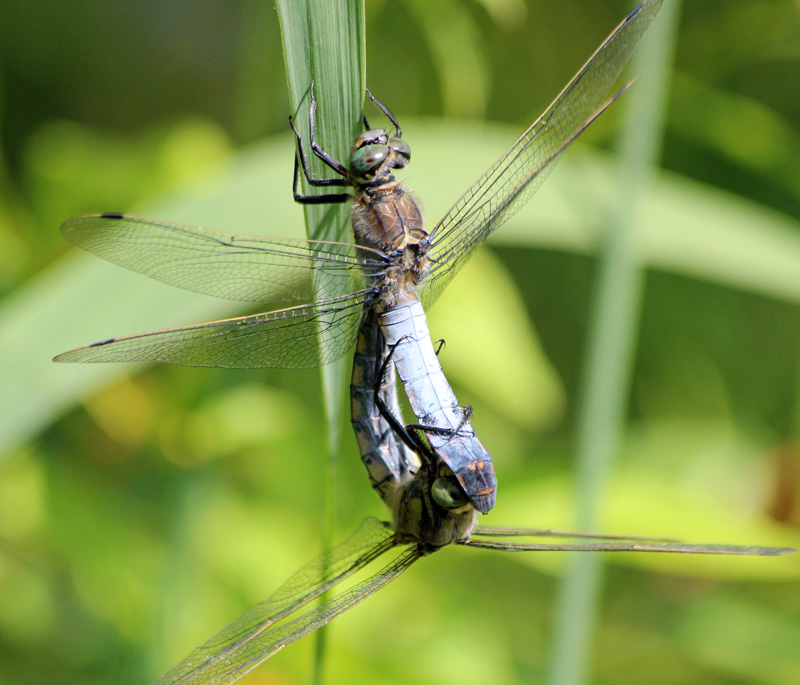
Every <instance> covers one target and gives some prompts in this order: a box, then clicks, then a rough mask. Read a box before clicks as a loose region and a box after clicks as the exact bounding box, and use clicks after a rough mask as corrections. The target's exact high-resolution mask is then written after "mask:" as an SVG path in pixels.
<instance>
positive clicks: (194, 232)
mask: <svg viewBox="0 0 800 685" xmlns="http://www.w3.org/2000/svg"><path fill="white" fill-rule="evenodd" d="M661 1H662V0H646V1H645V2H643V3H642V4H641V5H639V6H638V7H637V8H636V9H634V10H633V11H632V12H631V13H630V14H629V15H628V17H627V18H626V19H625V20H623V22H622V23H621V24H620V25H619V26H618V27H617V28H616V30H615V31H614V32H613V33H612V34H611V35H610V36H609V37H608V38H607V39H606V40H605V41H604V42H603V43H602V44H601V45H600V47H599V48H598V49H597V50H596V51H595V53H594V54H593V55H592V56H591V58H590V59H589V61H588V62H587V63H586V64H585V65H584V66H583V68H582V69H581V70H580V71H579V72H578V73H577V74H576V75H575V77H574V78H573V79H572V80H571V81H570V82H569V83H568V84H567V86H566V87H565V88H564V90H563V91H562V92H561V93H560V94H559V95H558V97H556V99H555V100H554V101H553V103H552V104H551V105H550V106H549V107H548V108H547V109H546V110H545V112H544V113H543V114H542V115H541V116H540V117H539V118H538V119H537V120H536V121H535V122H534V123H533V124H532V125H531V127H530V128H529V129H528V130H527V131H525V133H523V134H522V136H521V137H520V138H519V139H518V140H517V141H516V142H515V143H514V144H513V145H512V146H511V147H510V148H509V149H508V150H507V151H506V152H505V154H503V155H502V156H501V157H500V158H499V160H498V161H497V162H496V163H495V164H493V165H492V166H491V167H490V168H489V169H488V170H487V171H486V172H485V173H484V174H483V175H482V176H481V177H480V178H479V179H478V180H477V181H476V182H475V183H474V184H473V185H472V186H471V187H470V188H469V189H468V190H467V191H466V192H465V193H464V195H463V196H462V197H461V198H460V199H459V200H458V201H457V202H456V203H455V204H454V205H453V207H452V208H451V209H450V210H449V211H448V212H447V213H446V214H445V216H444V217H443V218H442V219H441V220H440V221H439V222H438V223H437V224H436V225H435V226H434V227H433V228H432V229H431V230H430V231H427V230H426V228H425V223H424V220H423V218H422V213H421V210H420V209H419V206H418V204H417V203H416V200H414V198H413V196H412V195H411V194H410V193H408V192H407V191H406V190H405V189H404V186H403V183H402V182H400V181H397V180H396V179H395V177H394V175H393V171H394V170H395V169H402V168H404V167H405V166H406V165H407V164H408V162H409V161H410V147H409V146H408V144H407V143H406V142H405V141H404V140H403V139H402V132H401V129H400V127H399V125H398V124H397V121H396V120H395V118H394V117H393V116H392V115H391V113H390V112H389V110H388V109H387V108H385V107H384V106H383V105H382V104H381V103H380V102H378V101H377V100H376V99H375V98H374V97H372V95H371V94H369V93H368V94H369V97H370V99H371V100H372V101H373V102H374V103H375V104H376V105H377V106H378V108H379V109H380V110H381V111H382V112H383V113H384V114H386V116H387V117H388V118H389V120H390V122H391V123H392V124H393V125H394V128H395V135H394V136H390V135H389V134H388V133H387V131H386V130H384V129H369V126H368V124H367V122H366V120H365V126H366V127H367V129H368V130H366V131H365V132H364V133H362V134H361V135H360V136H358V138H357V139H356V141H355V145H354V148H353V154H352V157H351V160H350V164H349V166H345V165H343V164H341V163H340V162H338V161H337V160H336V159H334V158H333V157H331V156H330V155H329V154H327V153H326V152H325V151H324V150H322V149H321V148H320V146H319V145H318V144H317V143H316V140H315V138H314V133H315V123H316V122H315V107H316V103H315V101H314V99H313V86H312V93H311V95H312V98H311V107H310V110H309V117H310V141H309V142H310V147H311V150H312V152H313V153H314V154H315V155H316V156H317V157H318V158H320V159H321V160H322V161H323V162H325V163H326V164H327V165H328V167H330V168H331V169H332V171H333V172H334V173H335V174H336V177H334V178H328V179H318V178H314V177H313V176H312V175H311V174H310V173H309V170H308V164H307V160H306V157H305V153H304V150H303V145H302V140H301V139H300V136H299V134H298V135H297V144H298V151H297V155H296V159H295V174H294V191H295V199H297V200H298V201H299V202H311V203H318V202H319V203H322V202H343V201H350V200H352V201H353V203H354V205H353V207H354V208H353V228H354V234H355V243H354V244H344V243H335V242H327V241H314V240H278V239H272V238H263V237H249V236H237V235H229V234H224V233H219V232H215V231H209V230H206V229H202V228H195V227H190V226H183V225H179V224H174V223H169V222H164V221H157V220H153V219H146V218H141V217H135V216H126V215H123V214H102V215H94V216H87V217H79V218H76V219H72V220H70V221H67V222H66V223H65V224H64V225H63V226H62V233H63V234H64V235H65V237H66V238H67V239H69V240H71V241H72V242H73V243H75V244H76V245H78V246H80V247H82V248H83V249H85V250H87V251H89V252H92V253H94V254H96V255H98V256H100V257H102V258H104V259H106V260H108V261H110V262H113V263H115V264H118V265H120V266H123V267H126V268H128V269H131V270H133V271H137V272H140V273H143V274H145V275H147V276H149V277H151V278H154V279H157V280H160V281H162V282H165V283H168V284H171V285H174V286H179V287H182V288H185V289H188V290H192V291H196V292H199V293H203V294H208V295H213V296H218V297H223V298H228V299H233V300H240V301H248V302H258V303H263V304H267V305H269V306H270V307H275V309H271V310H269V311H266V312H263V313H259V314H255V315H251V316H244V317H237V318H232V319H225V320H222V321H213V322H208V323H201V324H195V325H189V326H181V327H177V328H169V329H165V330H160V331H154V332H148V333H141V334H138V335H131V336H126V337H117V338H110V339H108V340H103V341H101V342H98V343H95V344H93V345H89V346H87V347H82V348H79V349H76V350H72V351H70V352H66V353H64V354H61V355H59V356H57V357H56V358H55V361H58V362H109V361H115V362H132V361H147V362H152V361H158V362H167V363H174V364H186V365H191V366H216V367H226V368H256V367H288V368H291V367H307V366H315V365H320V364H326V363H330V362H332V361H334V360H336V359H339V358H340V357H342V356H343V355H344V354H345V353H346V352H347V351H348V350H349V349H351V348H352V345H353V343H354V341H355V338H356V337H357V334H358V331H359V330H360V327H361V325H362V323H363V321H364V318H365V316H367V315H368V314H369V312H371V311H373V310H374V311H376V312H377V314H378V323H379V325H380V327H381V330H382V332H383V334H384V337H385V342H386V344H387V345H388V346H390V347H391V348H392V349H393V350H394V356H393V367H394V368H395V369H396V372H397V374H398V375H399V377H400V379H401V381H402V383H403V386H404V389H405V391H406V394H407V396H408V398H409V402H410V404H411V407H412V410H413V411H414V414H415V415H416V417H417V419H418V424H417V425H419V426H420V427H422V428H423V429H424V431H425V434H426V436H427V438H428V440H429V441H430V443H431V447H432V449H433V450H434V451H435V452H436V453H437V454H438V455H439V458H440V459H442V460H443V461H444V462H445V463H446V464H447V465H448V466H449V467H450V468H451V469H452V471H453V473H454V474H455V477H456V478H457V480H458V481H459V483H460V485H461V487H462V488H463V490H464V491H465V492H466V493H467V495H468V496H469V497H470V499H471V502H472V504H473V506H474V507H475V508H476V509H477V510H478V511H480V512H481V513H486V512H488V511H489V510H490V509H491V508H492V507H493V506H494V503H495V492H496V486H497V481H496V477H495V473H494V466H493V463H492V459H491V456H490V455H489V453H488V451H487V450H486V448H485V447H484V446H483V444H482V443H481V441H480V440H479V439H478V437H477V435H476V434H475V431H474V429H473V428H472V426H471V422H470V419H471V410H470V409H469V408H468V407H460V406H459V405H458V401H457V399H456V397H455V394H454V393H453V391H452V389H451V388H450V386H449V384H448V383H447V380H446V378H445V377H444V374H443V372H442V369H441V365H440V364H439V362H438V359H437V358H436V354H435V351H434V349H433V345H432V343H431V340H430V335H429V333H428V330H427V322H426V318H425V309H426V308H428V307H430V306H431V305H432V304H433V303H434V302H435V301H436V299H437V298H438V297H439V295H440V294H441V292H442V291H443V290H444V288H445V287H446V286H447V285H448V284H449V282H450V281H451V279H452V278H453V277H454V276H455V275H456V273H457V272H458V271H459V270H460V268H461V267H462V266H463V264H464V263H465V262H466V261H467V260H468V259H469V258H470V256H471V255H472V254H473V252H474V250H475V249H476V248H477V247H478V246H479V245H481V244H482V243H483V241H484V240H485V239H486V238H487V237H488V236H489V235H490V234H491V233H492V232H493V231H495V230H496V229H497V228H498V227H499V226H500V225H502V224H503V223H504V222H505V221H506V220H508V218H509V217H511V216H512V215H513V214H514V213H515V212H517V211H518V210H519V209H520V207H521V206H522V205H523V204H524V203H525V202H527V201H528V199H529V198H530V197H531V196H532V195H533V193H534V192H536V190H537V189H538V188H539V187H540V186H541V184H542V183H543V182H544V180H545V179H546V177H547V176H548V175H549V174H550V172H551V171H552V170H553V168H554V166H555V164H556V163H557V161H558V160H559V159H560V158H561V156H562V155H563V154H564V152H565V151H566V150H567V149H568V148H569V146H570V145H571V144H572V142H573V141H574V140H575V139H576V138H577V137H578V136H579V135H580V134H581V133H582V132H583V131H584V130H586V128H587V127H588V126H589V125H590V124H591V123H592V122H593V121H594V120H595V119H596V118H597V117H598V116H599V115H600V114H601V113H602V112H603V111H605V109H606V108H607V107H608V106H609V105H610V104H611V102H613V100H614V99H616V97H617V96H618V95H619V92H618V93H617V94H616V95H614V96H613V97H611V98H610V99H609V100H606V101H605V102H603V100H604V98H606V97H607V94H608V93H609V91H610V90H611V88H612V86H613V84H614V83H615V81H616V80H617V78H618V76H619V74H620V72H621V70H622V68H623V67H624V65H625V63H626V62H627V60H628V58H629V57H630V54H631V53H632V51H633V49H634V48H635V46H636V44H637V42H638V40H639V39H640V38H641V36H642V35H643V33H644V32H645V30H646V29H647V27H648V26H649V25H650V23H651V22H652V20H653V19H654V17H655V16H656V14H657V12H658V10H659V9H660V6H661ZM620 92H621V91H620ZM293 128H294V126H293ZM295 132H296V131H295ZM298 160H299V163H300V167H301V169H302V172H303V174H304V175H305V177H306V179H307V181H308V184H309V185H310V186H311V187H325V188H326V192H325V194H323V195H309V196H306V195H302V194H301V193H299V192H298V191H297V183H298V177H299V172H298ZM344 186H350V187H351V190H352V195H350V193H331V192H328V189H330V188H331V187H334V188H336V187H344Z"/></svg>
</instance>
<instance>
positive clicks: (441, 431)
mask: <svg viewBox="0 0 800 685" xmlns="http://www.w3.org/2000/svg"><path fill="white" fill-rule="evenodd" d="M459 408H460V409H461V411H462V414H461V422H460V423H459V424H458V427H457V428H441V427H440V426H426V425H425V424H423V423H410V424H408V425H407V426H406V429H409V430H410V429H413V430H418V431H422V432H423V433H432V434H433V435H447V436H449V437H455V436H456V435H458V433H459V431H461V429H462V428H463V427H464V426H465V425H466V424H467V423H469V422H470V421H471V420H472V407H471V406H470V405H467V406H466V407H459ZM473 435H474V431H473V430H472V429H470V431H469V436H468V437H472V436H473Z"/></svg>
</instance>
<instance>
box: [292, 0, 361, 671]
mask: <svg viewBox="0 0 800 685" xmlns="http://www.w3.org/2000/svg"><path fill="white" fill-rule="evenodd" d="M276 6H277V8H278V15H279V17H280V24H281V34H282V37H283V51H284V58H285V63H286V77H287V81H288V83H289V94H290V99H291V103H292V113H293V116H294V120H295V125H296V126H297V127H298V130H299V131H300V132H301V133H302V134H303V135H304V141H305V142H306V143H307V142H308V107H309V105H310V85H311V83H312V81H313V82H314V83H315V89H314V95H315V98H316V102H317V110H316V112H317V132H316V133H317V141H318V142H319V143H320V145H321V146H322V148H323V149H324V150H326V151H327V152H328V153H329V154H331V155H332V156H333V157H334V158H335V159H336V160H338V161H339V162H341V163H342V164H345V165H347V163H348V161H349V157H350V148H351V146H352V141H353V138H354V137H355V136H356V135H357V134H358V132H359V131H360V129H361V126H362V123H361V111H362V102H363V98H364V88H365V87H366V62H365V55H366V43H365V34H364V21H365V17H364V3H363V0H330V1H329V2H314V1H313V0H278V2H277V4H276ZM306 152H307V154H308V157H309V159H310V160H311V172H312V174H313V175H314V176H315V177H317V178H330V177H331V176H332V171H331V170H330V169H329V168H328V167H326V166H325V165H324V164H323V163H322V162H321V161H320V160H319V159H316V158H315V156H314V155H313V154H311V152H310V149H309V148H308V147H306ZM302 192H304V193H306V194H309V193H310V192H311V189H310V188H309V187H308V185H307V184H306V183H305V182H304V184H303V191H302ZM304 210H305V216H306V233H307V235H308V236H309V237H310V238H316V239H321V240H335V241H343V242H351V241H352V235H351V229H350V211H349V210H350V203H348V202H345V203H341V204H335V205H305V206H304ZM349 368H350V360H348V359H342V360H340V361H338V362H336V363H334V364H330V365H328V366H326V367H324V368H323V370H322V377H323V386H324V394H325V407H326V413H327V424H328V437H329V444H330V460H329V466H330V468H329V471H328V477H327V488H326V489H327V493H326V514H325V517H326V522H325V528H324V530H323V543H322V545H323V550H324V551H326V550H328V549H329V548H330V546H331V543H332V540H333V533H334V521H335V512H336V497H335V495H336V463H337V460H338V450H339V445H340V443H341V431H340V427H341V425H342V418H343V417H342V407H344V406H345V403H344V402H343V401H342V400H343V394H344V389H345V386H346V380H347V375H348V373H347V372H348V370H349ZM323 599H324V598H323ZM316 638H317V647H316V652H315V659H314V662H315V665H314V678H313V680H314V682H315V683H319V682H322V679H323V676H322V669H323V661H324V652H325V630H324V628H323V629H321V630H319V631H317V635H316Z"/></svg>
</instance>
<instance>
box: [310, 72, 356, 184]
mask: <svg viewBox="0 0 800 685" xmlns="http://www.w3.org/2000/svg"><path fill="white" fill-rule="evenodd" d="M308 131H309V136H308V144H309V145H310V147H311V152H313V153H314V154H315V155H316V156H317V157H319V158H320V159H321V160H322V161H323V162H325V164H327V165H328V166H329V167H330V168H331V169H333V170H334V171H335V172H336V173H337V174H339V176H342V177H343V179H342V180H344V179H347V180H346V181H345V183H342V184H340V185H352V182H351V181H350V172H349V171H348V169H347V167H346V166H344V164H342V163H341V162H338V161H337V160H335V159H334V158H333V157H331V156H330V155H329V154H328V153H327V152H325V150H323V149H322V148H321V147H320V145H319V143H318V142H317V100H316V98H315V97H314V81H312V82H311V107H309V109H308ZM331 185H337V184H331Z"/></svg>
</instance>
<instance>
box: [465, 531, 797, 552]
mask: <svg viewBox="0 0 800 685" xmlns="http://www.w3.org/2000/svg"><path fill="white" fill-rule="evenodd" d="M472 535H473V536H474V537H473V538H471V539H469V540H465V541H464V542H461V543H459V544H461V545H464V546H465V547H478V548H480V549H496V550H501V551H504V552H561V551H574V552H673V553H678V554H681V553H682V554H745V555H758V556H778V555H781V554H791V553H792V552H795V551H797V550H794V549H791V548H789V547H751V546H742V545H721V544H695V543H688V542H678V541H675V540H667V539H663V538H643V537H635V536H623V535H593V534H591V533H570V532H566V531H558V530H539V529H535V528H488V527H483V526H481V527H479V528H476V529H475V531H474V532H473V533H472ZM483 536H492V537H558V538H581V539H593V540H598V541H599V542H579V543H560V542H559V543H545V542H542V543H539V542H510V541H505V540H503V541H501V540H482V539H475V538H476V537H477V538H481V537H483ZM600 541H601V542H600Z"/></svg>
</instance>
